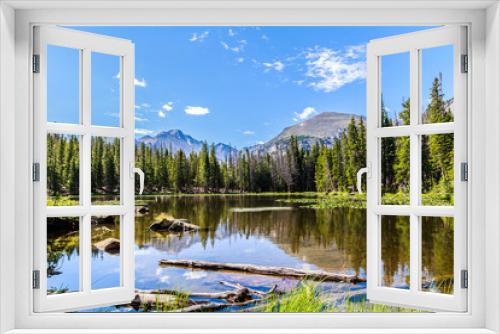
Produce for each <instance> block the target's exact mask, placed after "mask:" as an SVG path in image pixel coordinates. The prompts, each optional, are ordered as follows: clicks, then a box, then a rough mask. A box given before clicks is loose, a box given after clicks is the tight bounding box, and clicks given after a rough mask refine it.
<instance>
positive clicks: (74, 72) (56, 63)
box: [47, 45, 80, 124]
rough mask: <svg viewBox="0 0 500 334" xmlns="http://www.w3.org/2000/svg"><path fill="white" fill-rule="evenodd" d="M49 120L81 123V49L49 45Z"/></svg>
mask: <svg viewBox="0 0 500 334" xmlns="http://www.w3.org/2000/svg"><path fill="white" fill-rule="evenodd" d="M47 121H48V122H57V123H73V124H78V123H80V50H77V49H70V48H64V47H60V46H55V45H48V46H47Z"/></svg>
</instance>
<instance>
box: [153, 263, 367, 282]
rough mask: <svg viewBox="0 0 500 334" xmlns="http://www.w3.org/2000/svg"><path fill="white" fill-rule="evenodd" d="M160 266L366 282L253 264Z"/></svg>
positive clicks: (356, 278)
mask: <svg viewBox="0 0 500 334" xmlns="http://www.w3.org/2000/svg"><path fill="white" fill-rule="evenodd" d="M160 266H165V267H168V266H174V267H183V268H191V269H200V270H212V271H233V272H240V273H250V274H258V275H269V276H281V277H292V278H299V279H309V280H312V281H321V282H346V283H359V282H366V279H365V278H362V277H359V276H357V275H344V274H335V273H329V272H326V271H313V270H303V269H295V268H287V267H265V266H258V265H253V264H241V263H222V262H209V261H192V260H170V259H164V260H160Z"/></svg>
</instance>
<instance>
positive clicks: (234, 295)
mask: <svg viewBox="0 0 500 334" xmlns="http://www.w3.org/2000/svg"><path fill="white" fill-rule="evenodd" d="M137 292H138V293H139V294H138V296H140V297H144V298H143V299H144V300H145V301H154V300H155V297H156V296H168V297H169V298H173V297H174V296H177V295H179V294H180V292H179V291H175V290H163V289H161V290H152V291H146V290H142V291H137ZM182 294H184V295H186V296H187V297H189V298H193V297H194V298H204V299H224V300H227V301H228V302H231V303H240V302H244V301H246V300H250V299H252V296H251V295H252V293H251V291H250V289H249V288H246V287H243V286H241V285H240V286H239V287H238V288H237V289H236V290H234V291H223V292H186V293H182Z"/></svg>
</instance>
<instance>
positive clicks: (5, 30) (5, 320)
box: [0, 3, 15, 333]
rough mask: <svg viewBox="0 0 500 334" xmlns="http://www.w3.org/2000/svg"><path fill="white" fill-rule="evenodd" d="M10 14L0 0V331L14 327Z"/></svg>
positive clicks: (12, 118) (12, 27)
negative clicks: (0, 276) (0, 277)
mask: <svg viewBox="0 0 500 334" xmlns="http://www.w3.org/2000/svg"><path fill="white" fill-rule="evenodd" d="M14 17H15V16H14V10H13V9H12V8H11V7H9V6H7V5H5V4H4V3H0V73H2V75H1V76H0V156H1V157H2V158H1V160H0V254H1V255H2V256H0V274H1V275H2V279H1V280H0V310H1V312H0V333H3V332H4V331H6V330H9V329H12V328H14V312H13V310H14V270H13V267H14V256H13V255H14V229H13V228H12V225H13V224H14V186H15V185H14V181H15V174H14V170H15V169H14V160H15V159H14V146H13V145H12V142H13V140H14V115H15V113H14V82H13V81H12V82H10V81H9V80H10V78H13V77H14V59H15V58H14V56H15V54H14V37H15V36H14ZM8 224H11V228H8V227H9V226H8ZM4 254H6V255H7V256H4Z"/></svg>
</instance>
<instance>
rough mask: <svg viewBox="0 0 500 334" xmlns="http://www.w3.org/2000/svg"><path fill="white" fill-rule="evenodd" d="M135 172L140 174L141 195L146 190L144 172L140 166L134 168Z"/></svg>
mask: <svg viewBox="0 0 500 334" xmlns="http://www.w3.org/2000/svg"><path fill="white" fill-rule="evenodd" d="M134 173H136V174H139V195H142V192H143V191H144V172H143V171H142V169H140V168H134Z"/></svg>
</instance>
